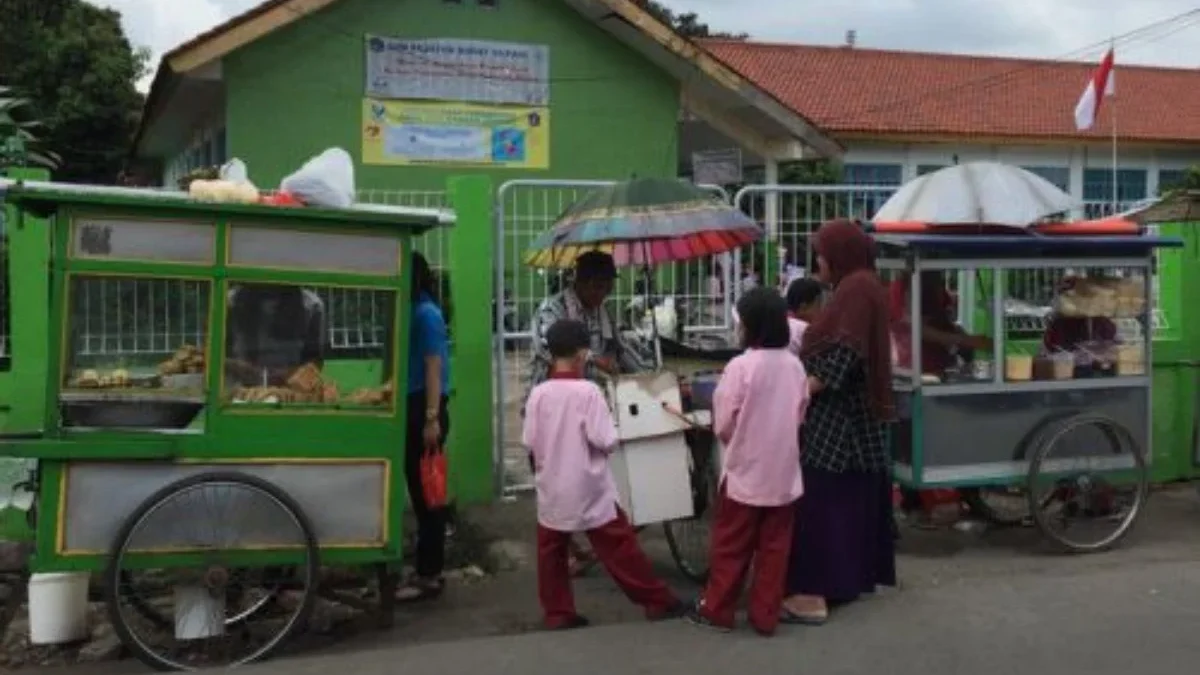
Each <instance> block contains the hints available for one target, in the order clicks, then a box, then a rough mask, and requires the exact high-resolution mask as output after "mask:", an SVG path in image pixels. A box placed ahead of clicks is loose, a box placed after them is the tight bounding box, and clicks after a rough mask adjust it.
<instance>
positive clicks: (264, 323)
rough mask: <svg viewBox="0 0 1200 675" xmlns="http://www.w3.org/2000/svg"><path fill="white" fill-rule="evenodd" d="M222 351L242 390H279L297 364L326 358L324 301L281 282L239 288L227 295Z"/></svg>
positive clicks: (308, 292) (316, 361)
mask: <svg viewBox="0 0 1200 675" xmlns="http://www.w3.org/2000/svg"><path fill="white" fill-rule="evenodd" d="M228 303H229V327H228V330H227V331H226V332H227V335H228V339H227V342H226V345H225V350H226V353H227V355H228V358H227V359H226V362H227V364H228V369H229V376H230V377H231V378H232V379H235V380H236V381H237V382H238V383H239V384H241V385H244V386H279V385H282V384H284V383H285V382H286V381H287V378H288V376H289V375H290V374H291V373H292V372H294V371H295V370H296V369H297V368H299V367H300V366H303V365H305V364H308V363H311V364H313V365H315V366H317V367H321V366H322V365H323V363H324V357H325V303H324V302H322V300H321V298H320V296H318V295H317V294H316V293H314V292H312V291H310V290H308V289H305V288H300V287H298V286H288V285H283V284H244V285H240V286H237V287H235V288H233V289H232V290H231V291H230V292H229V299H228Z"/></svg>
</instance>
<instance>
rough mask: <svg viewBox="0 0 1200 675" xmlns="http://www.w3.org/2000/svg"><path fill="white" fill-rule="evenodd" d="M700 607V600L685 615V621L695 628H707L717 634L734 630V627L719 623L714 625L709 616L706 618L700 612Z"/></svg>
mask: <svg viewBox="0 0 1200 675" xmlns="http://www.w3.org/2000/svg"><path fill="white" fill-rule="evenodd" d="M700 605H701V601H700V600H697V601H696V602H694V603H692V606H691V607H689V608H688V610H687V612H685V613H684V615H683V620H684V621H687V622H688V623H690V624H692V625H693V626H697V627H699V628H707V629H708V630H711V631H715V632H717V633H728V632H730V631H732V630H733V627H732V626H722V625H721V624H719V623H714V622H713V621H712V620H711V619H709V618H708V617H707V616H704V614H703V613H701V611H700Z"/></svg>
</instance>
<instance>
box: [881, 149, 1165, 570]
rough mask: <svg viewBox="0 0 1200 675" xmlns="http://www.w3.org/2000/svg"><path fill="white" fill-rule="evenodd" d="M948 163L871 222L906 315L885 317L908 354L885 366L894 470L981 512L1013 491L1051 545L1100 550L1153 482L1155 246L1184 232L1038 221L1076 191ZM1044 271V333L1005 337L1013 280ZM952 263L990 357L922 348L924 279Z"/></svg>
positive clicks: (926, 327)
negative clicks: (1048, 285) (1047, 306)
mask: <svg viewBox="0 0 1200 675" xmlns="http://www.w3.org/2000/svg"><path fill="white" fill-rule="evenodd" d="M943 171H944V172H946V173H944V174H943V172H937V173H935V174H931V175H929V176H926V177H923V179H919V180H920V181H921V182H920V184H916V183H918V181H914V182H913V183H914V184H915V185H914V184H910V185H908V186H905V188H902V189H901V190H900V191H899V192H898V193H897V194H896V196H895V197H894V198H893V199H894V200H895V203H893V202H891V201H889V202H888V203H887V204H885V205H884V206H883V207H882V208H881V209H880V211H879V213H878V214H877V220H876V222H875V223H873V224H872V226H873V229H874V230H875V238H876V241H877V242H878V244H879V247H880V254H879V263H878V265H879V268H880V270H881V273H882V274H884V275H885V276H889V275H890V276H893V277H894V278H895V280H896V281H895V282H896V283H901V284H903V285H904V286H906V287H907V294H906V298H907V300H906V304H907V307H906V308H905V309H906V311H905V315H906V320H905V321H903V322H900V323H898V324H894V325H893V339H895V340H896V341H897V342H898V343H900V345H901V347H906V349H900V350H899V351H900V352H901V353H908V354H910V355H911V356H910V357H909V358H908V360H907V361H906V362H902V363H900V364H898V366H897V368H896V369H895V383H894V384H895V386H894V390H895V393H896V398H897V402H898V408H899V411H900V421H899V422H898V423H897V424H896V425H895V427H894V428H893V430H892V435H891V436H892V443H893V454H894V461H895V475H896V478H897V480H898V482H900V483H901V484H902V485H906V486H909V487H912V488H917V489H936V488H956V489H959V490H962V491H965V492H966V493H967V494H968V495H969V496H972V499H971V501H972V505H973V506H976V507H977V508H979V509H980V510H982V511H985V512H987V511H989V506H988V504H987V503H986V500H985V499H984V497H986V496H988V495H996V494H1008V495H1012V494H1019V495H1020V498H1021V500H1022V502H1023V504H1024V509H1023V512H1024V515H1025V516H1028V517H1029V518H1031V519H1032V521H1033V523H1034V524H1036V525H1037V526H1038V527H1039V529H1041V531H1042V532H1043V533H1044V534H1045V535H1046V537H1047V538H1048V539H1049V540H1051V541H1053V542H1054V543H1056V544H1057V545H1059V546H1060V547H1061V548H1064V549H1066V550H1069V551H1074V552H1090V551H1098V550H1102V549H1106V548H1108V547H1110V546H1112V545H1114V544H1115V543H1116V542H1118V541H1119V540H1120V539H1121V538H1122V537H1123V536H1124V535H1125V534H1126V533H1127V532H1128V531H1129V529H1130V528H1131V527H1132V525H1133V523H1134V522H1135V520H1136V518H1137V516H1138V514H1139V512H1140V510H1141V507H1142V505H1143V503H1144V501H1145V499H1146V495H1147V491H1148V487H1147V481H1148V471H1147V462H1148V457H1149V448H1150V442H1151V428H1152V424H1151V419H1152V418H1151V405H1152V402H1151V379H1150V374H1149V370H1148V367H1147V364H1149V363H1151V340H1150V335H1151V320H1150V316H1151V310H1152V307H1151V305H1152V301H1151V295H1150V283H1149V280H1150V277H1151V274H1152V271H1153V254H1154V251H1155V250H1156V249H1160V248H1170V247H1178V246H1180V245H1181V242H1180V241H1179V240H1176V239H1170V238H1160V237H1155V236H1149V235H1146V234H1144V233H1142V232H1141V231H1140V230H1138V229H1135V230H1134V231H1127V230H1124V231H1121V232H1118V233H1111V232H1108V231H1107V230H1106V231H1104V232H1101V233H1097V232H1096V231H1095V229H1094V228H1092V227H1083V228H1079V229H1074V230H1073V229H1071V228H1070V227H1069V226H1063V227H1060V226H1058V225H1048V224H1045V220H1046V219H1047V218H1048V217H1050V216H1052V215H1053V214H1055V213H1059V212H1061V211H1066V210H1068V209H1070V208H1071V207H1072V206H1073V204H1072V202H1071V201H1070V198H1069V197H1068V196H1066V195H1065V194H1062V193H1061V191H1057V189H1056V188H1053V186H1050V185H1049V184H1048V183H1046V184H1044V185H1043V184H1042V183H1045V181H1042V182H1041V183H1039V182H1038V181H1040V180H1041V179H1038V178H1037V177H1036V176H1033V175H1032V174H1029V172H1023V171H1022V170H1021V169H1017V168H1016V167H1004V166H1003V165H993V164H987V165H986V166H983V167H980V166H972V165H965V166H964V167H961V168H960V167H951V168H950V169H946V170H943ZM939 174H943V175H942V176H939ZM1026 174H1028V175H1026ZM1035 179H1036V180H1035ZM992 187H995V188H996V189H995V190H994V191H993V190H991V188H992ZM1052 190H1053V191H1052ZM993 192H997V193H999V194H1000V195H1001V196H1003V198H999V197H997V196H993ZM1055 192H1058V194H1057V195H1056V194H1055ZM1068 270H1069V272H1066V271H1068ZM1047 271H1057V272H1059V276H1058V277H1056V279H1055V284H1054V288H1055V292H1054V298H1053V301H1052V303H1053V305H1052V312H1051V313H1050V315H1049V317H1047V321H1046V325H1045V331H1044V334H1043V335H1039V336H1038V338H1039V339H1038V340H1037V341H1036V342H1029V341H1020V340H1016V339H1012V338H1011V337H1010V335H1009V334H1008V333H1009V332H1008V331H1007V330H1006V321H1005V316H1006V307H1007V306H1008V300H1009V298H1010V296H1011V295H1012V293H1011V291H1012V289H1013V288H1014V287H1016V286H1017V285H1019V284H1018V282H1019V280H1020V279H1021V278H1022V277H1023V276H1024V275H1028V274H1030V273H1039V272H1047ZM954 273H957V274H958V275H959V277H958V278H959V282H960V289H959V290H960V292H961V291H962V290H963V288H962V287H963V286H965V285H970V286H972V287H973V289H972V290H973V291H974V292H973V293H969V294H967V295H969V296H971V297H972V298H973V299H972V300H971V301H970V302H969V303H967V304H966V306H964V305H962V304H960V310H965V311H966V312H967V313H968V315H969V316H960V317H959V318H960V320H963V321H965V322H968V323H969V322H970V321H971V319H978V321H977V322H976V325H974V326H969V328H970V329H971V330H972V332H974V333H976V334H979V333H983V334H985V335H987V336H988V337H990V338H991V343H992V356H991V358H987V357H985V356H983V355H981V354H971V353H969V352H959V353H954V352H953V351H951V352H950V354H951V358H949V359H942V358H939V359H938V360H937V363H936V365H935V364H934V363H933V362H932V359H931V360H930V362H926V355H927V354H929V353H931V352H928V351H926V348H927V347H928V346H929V345H930V344H936V343H937V341H936V340H935V339H934V337H933V335H932V334H933V333H934V331H935V328H934V327H931V326H933V325H934V324H933V323H931V321H932V320H931V319H929V318H928V317H930V316H932V315H933V314H931V312H930V311H929V310H930V307H929V306H928V305H927V303H929V302H940V300H937V298H938V297H941V296H939V295H938V294H937V293H928V292H924V291H928V290H929V289H927V288H924V286H925V285H926V284H930V283H941V281H940V279H942V278H944V276H943V275H948V274H954ZM964 280H965V281H966V282H967V283H966V284H964V283H963V282H964ZM934 290H937V289H934ZM960 314H961V311H960ZM913 317H921V320H913ZM953 330H955V328H954V327H946V326H943V325H937V326H936V331H937V332H940V333H943V334H944V333H947V332H953ZM927 332H929V333H930V334H929V335H927ZM991 517H992V518H993V519H994V520H1004V518H1003V517H1001V516H1000V515H998V514H996V513H992V514H991ZM1020 519H1021V518H1020V517H1019V516H1018V517H1017V518H1015V519H1014V520H1020Z"/></svg>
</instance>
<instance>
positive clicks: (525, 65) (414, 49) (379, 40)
mask: <svg viewBox="0 0 1200 675" xmlns="http://www.w3.org/2000/svg"><path fill="white" fill-rule="evenodd" d="M366 57H367V58H366V63H367V73H366V79H367V81H366V95H367V96H368V97H374V98H383V99H417V100H438V101H464V102H471V103H508V104H516V105H527V106H544V105H547V104H549V102H550V48H549V47H547V46H545V45H531V44H522V43H517V42H494V41H488V40H454V39H430V40H409V39H404V38H389V37H380V36H375V35H368V36H367V39H366Z"/></svg>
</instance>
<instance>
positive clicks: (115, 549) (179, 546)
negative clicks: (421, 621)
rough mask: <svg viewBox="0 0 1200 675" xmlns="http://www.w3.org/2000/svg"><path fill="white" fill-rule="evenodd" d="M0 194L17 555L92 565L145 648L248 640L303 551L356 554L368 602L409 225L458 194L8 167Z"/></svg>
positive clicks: (245, 646)
mask: <svg viewBox="0 0 1200 675" xmlns="http://www.w3.org/2000/svg"><path fill="white" fill-rule="evenodd" d="M0 198H2V201H3V202H4V203H5V204H6V206H7V209H8V210H7V214H8V222H7V240H8V241H7V245H8V259H9V261H10V277H11V282H10V287H11V291H10V293H11V308H12V309H11V311H12V319H11V320H12V344H13V345H14V354H15V358H14V362H13V366H12V375H13V376H14V377H15V378H17V379H18V381H19V382H20V383H21V386H20V387H19V388H18V389H17V390H16V391H19V395H14V396H13V397H12V400H10V401H4V402H3V403H4V404H5V405H7V406H9V411H10V415H9V419H10V421H11V420H15V419H24V420H36V423H29V424H26V425H25V426H21V425H14V424H12V423H10V424H8V428H7V429H5V433H4V434H3V437H2V440H3V445H0V455H4V456H10V457H24V458H33V459H36V460H37V461H38V468H37V471H36V476H35V478H34V481H33V484H34V485H35V486H36V489H37V496H36V514H38V516H37V517H36V525H35V527H36V535H37V543H36V553H35V557H34V559H33V563H32V571H34V572H38V573H47V572H88V573H100V574H103V579H104V587H105V588H104V590H105V594H106V601H107V605H108V611H109V614H110V618H111V621H112V624H113V626H114V628H115V629H116V631H117V632H118V634H119V636H120V637H121V638H122V640H123V641H124V643H125V644H126V645H127V646H128V648H129V649H130V650H131V651H132V652H133V653H134V654H135V655H137V656H138V657H139V658H140V659H141V660H142V661H144V662H145V663H147V664H149V665H151V666H154V667H156V668H159V669H164V670H191V669H195V668H201V667H209V666H214V665H225V666H228V665H236V664H239V663H245V662H249V661H253V660H257V659H261V658H264V657H266V656H267V655H269V654H270V653H271V652H272V651H274V650H275V649H276V648H277V647H279V646H280V644H281V643H283V642H284V641H285V640H286V638H287V637H288V635H289V634H291V633H293V632H294V631H295V630H296V629H297V628H299V627H301V626H303V625H304V623H305V620H306V618H307V617H308V615H309V614H310V613H311V611H312V608H313V600H314V594H315V593H316V592H317V590H318V584H319V579H318V574H319V569H320V566H325V565H329V566H368V567H373V568H374V569H375V570H376V571H377V573H378V574H379V590H378V595H379V598H380V616H381V617H383V618H384V620H385V621H386V618H387V617H390V616H391V600H392V598H393V589H394V581H393V580H392V579H393V575H392V573H391V572H390V571H389V569H390V567H391V566H392V565H393V564H394V563H398V562H399V560H400V557H401V517H400V516H401V504H402V500H403V499H404V495H405V490H404V481H403V467H402V465H400V464H397V463H395V462H394V461H393V460H394V459H396V458H399V457H402V456H403V444H404V438H405V435H404V426H405V419H404V415H405V406H403V405H397V401H396V397H395V396H393V389H394V388H395V386H396V383H401V386H402V383H404V382H405V377H406V372H405V371H406V366H407V363H408V360H407V358H406V356H407V348H408V345H407V341H408V340H407V338H408V330H407V316H408V305H409V288H410V277H409V274H408V271H409V270H408V268H409V265H408V261H409V255H410V250H411V241H412V236H413V235H414V234H418V233H420V232H423V231H425V230H428V229H429V228H434V227H440V226H446V225H449V224H451V223H452V222H453V215H452V214H451V213H449V212H446V211H442V210H435V209H407V208H397V207H355V208H351V209H345V210H331V209H319V208H283V207H275V206H266V205H258V204H251V205H237V204H216V203H201V202H197V201H194V200H191V199H189V198H188V197H187V196H186V195H183V194H181V193H175V192H158V191H151V190H135V189H124V188H101V187H90V186H71V185H63V184H55V183H49V182H37V181H15V180H3V179H0ZM47 309H48V310H49V311H48V312H47ZM331 318H332V319H333V320H332V321H330V320H329V319H331ZM327 326H333V327H332V328H328V329H327ZM330 345H336V346H338V347H339V348H338V349H333V348H331V347H330ZM401 393H403V389H401ZM18 413H19V414H18Z"/></svg>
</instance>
